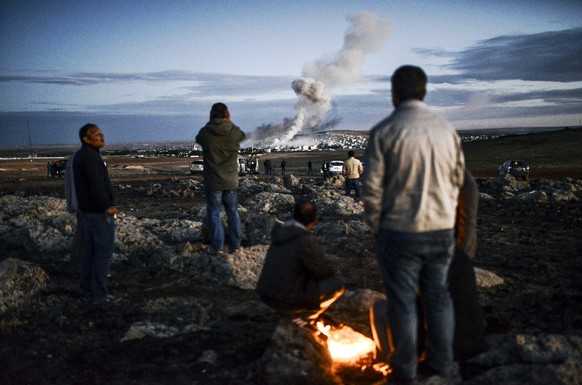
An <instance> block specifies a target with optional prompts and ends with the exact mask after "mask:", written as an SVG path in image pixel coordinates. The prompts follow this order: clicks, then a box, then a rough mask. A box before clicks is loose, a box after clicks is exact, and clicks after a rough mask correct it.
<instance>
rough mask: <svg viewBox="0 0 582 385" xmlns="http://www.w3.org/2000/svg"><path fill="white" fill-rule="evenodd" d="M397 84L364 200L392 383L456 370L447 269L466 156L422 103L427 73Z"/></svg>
mask: <svg viewBox="0 0 582 385" xmlns="http://www.w3.org/2000/svg"><path fill="white" fill-rule="evenodd" d="M391 83H392V102H393V105H394V107H395V111H394V112H392V114H390V115H389V116H388V117H387V118H386V119H384V120H382V121H381V122H380V123H378V124H377V125H376V126H375V127H374V128H372V130H371V132H370V135H369V140H368V146H367V148H366V154H365V159H366V174H365V176H364V183H363V187H364V195H363V200H364V209H365V218H366V222H367V223H368V225H369V226H370V230H371V232H372V234H373V235H374V236H375V238H376V252H377V255H378V263H379V265H380V269H381V271H382V274H383V280H384V286H385V289H386V294H387V297H388V306H387V307H388V309H387V318H388V323H389V331H390V337H391V338H390V345H391V346H390V350H391V353H390V356H389V358H388V361H389V362H388V363H389V364H390V366H391V367H392V369H393V372H392V373H391V375H390V376H389V378H388V383H395V384H411V383H414V381H415V378H416V375H417V370H418V371H419V372H420V373H423V374H433V373H434V374H438V375H441V376H444V377H446V376H448V375H449V374H450V371H451V368H452V363H453V347H452V341H453V332H454V319H453V308H452V303H451V297H450V295H449V291H448V287H447V274H448V269H449V265H450V263H451V259H452V256H453V250H454V244H455V242H454V225H455V216H456V207H457V199H458V195H459V190H460V188H461V186H462V185H463V181H464V172H465V158H464V155H463V151H462V148H461V140H460V138H459V136H458V135H457V133H456V131H455V129H454V127H453V126H452V125H451V124H450V123H449V122H447V121H446V120H444V119H443V118H441V117H439V116H438V115H436V114H435V113H433V112H431V111H430V110H429V109H428V108H427V106H426V104H425V103H424V102H423V100H424V97H425V95H426V83H427V77H426V74H425V73H424V71H423V70H422V69H421V68H419V67H415V66H410V65H407V66H402V67H400V68H398V69H397V70H396V71H395V72H394V74H393V75H392V79H391ZM417 288H419V289H420V293H421V296H422V302H423V306H424V308H425V312H426V317H427V318H426V319H427V355H426V360H425V361H424V362H423V363H422V366H421V367H420V368H419V367H418V352H417V322H418V314H417V311H416V294H417Z"/></svg>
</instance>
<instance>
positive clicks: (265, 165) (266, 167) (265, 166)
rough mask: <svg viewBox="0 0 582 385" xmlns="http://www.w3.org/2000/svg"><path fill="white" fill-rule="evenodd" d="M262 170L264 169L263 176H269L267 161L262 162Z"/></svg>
mask: <svg viewBox="0 0 582 385" xmlns="http://www.w3.org/2000/svg"><path fill="white" fill-rule="evenodd" d="M263 168H264V169H265V175H267V174H269V159H265V160H264V161H263Z"/></svg>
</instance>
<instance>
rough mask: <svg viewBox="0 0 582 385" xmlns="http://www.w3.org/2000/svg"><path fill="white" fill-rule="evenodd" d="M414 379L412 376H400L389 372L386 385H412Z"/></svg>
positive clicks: (414, 382) (414, 381)
mask: <svg viewBox="0 0 582 385" xmlns="http://www.w3.org/2000/svg"><path fill="white" fill-rule="evenodd" d="M414 384H416V380H415V379H414V378H407V377H401V376H399V375H397V374H394V373H391V374H389V375H388V379H387V380H386V385H414Z"/></svg>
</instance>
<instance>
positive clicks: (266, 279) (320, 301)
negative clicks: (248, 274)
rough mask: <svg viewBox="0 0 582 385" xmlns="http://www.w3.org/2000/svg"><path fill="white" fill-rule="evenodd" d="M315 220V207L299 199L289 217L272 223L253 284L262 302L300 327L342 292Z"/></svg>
mask: <svg viewBox="0 0 582 385" xmlns="http://www.w3.org/2000/svg"><path fill="white" fill-rule="evenodd" d="M316 223H317V208H316V206H315V205H314V204H313V203H312V202H309V201H299V202H297V203H296V204H295V208H294V210H293V218H292V219H289V220H287V221H285V222H283V223H277V224H275V226H274V227H273V230H272V232H271V239H272V244H271V246H270V247H269V250H268V251H267V256H266V258H265V263H264V265H263V268H262V271H261V274H260V276H259V280H258V282H257V286H256V291H257V293H258V294H259V295H260V296H261V299H262V300H263V302H265V303H266V304H267V305H268V306H269V307H271V308H273V309H274V310H276V311H279V312H283V313H284V314H289V315H291V316H293V317H294V322H296V323H298V324H299V325H300V326H303V325H304V324H305V323H310V324H311V325H313V324H314V323H315V321H316V320H317V319H318V317H319V316H321V315H322V313H323V312H325V310H327V308H329V306H331V304H332V303H333V302H335V301H336V300H337V299H338V298H339V297H340V296H341V295H342V294H343V292H344V286H343V283H342V281H341V279H340V278H339V277H337V276H336V275H335V273H334V271H333V270H332V268H331V267H330V263H329V261H328V260H327V259H326V257H325V252H324V250H323V247H322V246H321V243H320V242H319V241H318V240H317V238H316V237H315V235H313V234H312V232H311V230H312V229H313V227H314V226H315V224H316Z"/></svg>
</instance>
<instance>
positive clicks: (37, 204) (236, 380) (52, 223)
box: [0, 176, 582, 385]
mask: <svg viewBox="0 0 582 385" xmlns="http://www.w3.org/2000/svg"><path fill="white" fill-rule="evenodd" d="M341 179H342V178H341V177H337V178H335V179H334V180H330V181H328V182H326V183H325V184H324V183H320V182H317V183H314V182H311V183H305V182H304V181H302V180H301V179H297V178H294V177H292V176H285V178H284V179H283V178H279V177H276V178H272V179H270V180H267V181H265V180H264V179H263V180H260V179H256V178H253V177H249V178H244V179H243V180H242V182H241V199H240V202H241V206H240V211H241V219H242V222H243V232H244V237H245V238H244V247H243V250H242V251H241V252H240V253H238V254H229V255H227V256H225V257H218V256H214V255H210V254H209V253H207V244H206V243H205V242H206V235H205V225H204V218H205V215H206V212H205V205H204V202H203V201H202V200H201V199H200V196H201V189H202V186H201V185H200V184H199V183H195V182H191V181H190V182H189V181H188V180H183V181H180V180H168V181H165V182H163V183H162V182H156V183H155V184H150V182H144V183H143V184H142V185H140V186H135V187H133V186H128V185H124V187H123V188H121V187H119V191H120V194H121V197H122V198H123V199H124V204H123V205H122V207H123V209H122V211H123V212H122V214H121V215H120V217H119V220H118V232H117V239H116V244H115V255H114V261H113V264H112V275H111V278H110V287H111V290H112V293H113V294H114V295H116V296H117V297H118V298H119V302H117V303H115V304H112V305H111V306H109V307H106V308H101V307H96V306H95V305H94V304H91V303H88V302H86V301H84V300H83V299H82V298H81V296H80V295H79V293H78V288H77V285H78V284H77V272H76V270H75V269H74V268H72V267H71V266H70V265H69V262H68V259H69V250H70V246H71V241H72V237H73V233H74V230H75V217H74V216H73V215H71V214H68V213H67V212H66V209H65V203H64V200H63V199H59V198H54V197H47V196H17V195H3V196H0V245H1V246H0V251H1V253H2V254H1V255H2V258H1V262H0V291H1V294H0V340H1V341H2V344H0V367H2V368H3V370H2V371H0V383H2V384H3V383H7V384H30V383H34V384H49V383H59V384H64V385H72V384H81V383H83V384H86V383H95V384H96V383H112V384H122V385H125V384H136V383H139V384H146V385H150V384H151V385H153V384H173V385H174V384H177V385H182V384H184V385H186V384H188V385H192V384H195V383H197V384H211V383H217V384H218V383H219V384H232V385H239V384H241V385H242V384H273V385H275V384H345V385H348V384H364V385H365V384H376V383H381V382H380V381H382V376H381V375H380V374H379V373H377V372H375V371H373V370H371V369H370V367H371V364H372V362H371V359H370V358H367V360H368V361H366V359H364V361H363V363H362V365H360V366H358V367H355V368H352V367H343V368H338V366H337V365H334V364H332V363H331V361H330V358H329V354H328V352H327V351H326V350H325V349H324V348H323V346H322V345H321V344H318V343H317V342H316V341H315V340H314V339H313V338H312V336H310V335H308V334H306V333H305V332H303V331H302V330H301V329H299V328H297V327H296V326H295V325H293V324H291V323H290V322H289V321H288V320H285V319H281V318H280V317H278V316H277V315H276V314H275V313H273V312H272V311H270V309H268V308H267V307H266V306H264V304H262V303H261V302H260V301H259V299H258V298H257V296H256V295H255V293H254V291H253V288H254V285H255V282H256V279H257V276H258V274H259V272H260V269H261V266H262V263H263V259H264V256H265V253H266V250H267V248H268V244H269V242H270V229H271V228H272V225H273V224H274V223H275V221H277V220H283V219H286V218H287V217H288V216H289V214H290V210H291V208H292V206H293V203H294V202H295V200H297V199H302V198H310V199H314V200H315V201H316V204H317V205H318V207H320V209H321V210H320V212H321V214H322V215H321V218H320V223H319V224H318V226H316V228H315V230H314V232H315V233H316V235H317V236H319V237H320V238H322V241H323V244H324V246H325V248H326V252H327V253H328V254H329V256H330V258H331V260H332V261H333V264H334V266H335V268H336V269H337V270H338V273H339V274H340V275H341V276H342V277H343V278H344V279H345V282H346V285H347V289H348V290H347V291H346V294H345V295H344V296H343V297H342V298H341V299H340V300H339V301H338V302H336V303H335V304H334V305H333V306H332V307H331V308H330V309H329V313H330V315H331V316H333V317H334V318H335V319H337V320H339V321H341V322H342V323H345V324H348V325H349V326H351V327H352V328H353V329H354V330H357V331H358V332H360V333H362V334H364V335H366V336H368V337H370V336H371V333H370V329H369V318H368V309H369V307H370V305H371V304H372V303H373V302H374V301H375V300H376V299H378V298H382V297H383V294H382V293H381V291H382V283H381V279H380V275H379V272H378V269H377V264H376V260H375V254H374V251H373V250H374V249H373V242H372V239H371V237H370V236H369V234H368V231H367V228H366V225H365V223H364V222H363V220H362V217H361V213H362V206H361V205H359V204H358V203H357V202H354V201H353V199H352V198H349V197H345V196H344V195H343V193H342V187H343V184H342V181H341ZM478 183H479V186H480V196H481V204H480V207H479V218H478V236H479V242H480V243H479V245H478V251H477V258H476V261H475V263H476V265H477V267H478V268H477V269H476V275H477V281H478V286H479V294H480V296H481V300H482V305H483V307H484V309H485V312H486V314H487V321H488V330H487V337H486V343H487V345H486V346H485V349H484V351H483V352H482V353H481V354H479V355H477V356H475V357H472V358H471V359H469V360H467V361H464V362H461V363H460V372H461V374H462V376H463V384H473V385H485V384H524V385H525V384H540V385H541V384H580V383H582V377H581V373H582V358H581V352H582V342H581V338H582V337H581V336H582V332H581V330H582V314H581V310H580V306H579V304H580V292H581V291H580V290H581V289H582V287H581V286H580V283H579V282H580V279H579V277H580V273H582V271H581V270H580V259H579V256H580V255H581V253H582V243H581V240H580V238H581V237H580V233H581V231H582V206H581V204H580V201H579V198H580V197H581V196H580V193H581V191H582V183H580V181H576V180H569V179H564V180H559V181H550V180H535V181H534V180H532V181H519V182H517V181H514V180H512V179H511V178H495V179H482V180H478ZM164 197H172V198H168V199H166V200H163V198H164ZM175 199H178V200H177V201H176V200H175ZM160 200H161V204H162V205H161V208H160V209H158V210H157V211H155V215H153V214H152V213H153V212H154V211H153V208H155V207H158V206H160ZM175 204H180V206H178V207H177V208H174V205H175ZM96 368H98V369H96ZM439 381H440V380H439V379H438V378H428V379H424V380H422V381H420V382H419V383H420V384H432V385H438V384H440V383H442V381H441V382H439Z"/></svg>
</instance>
